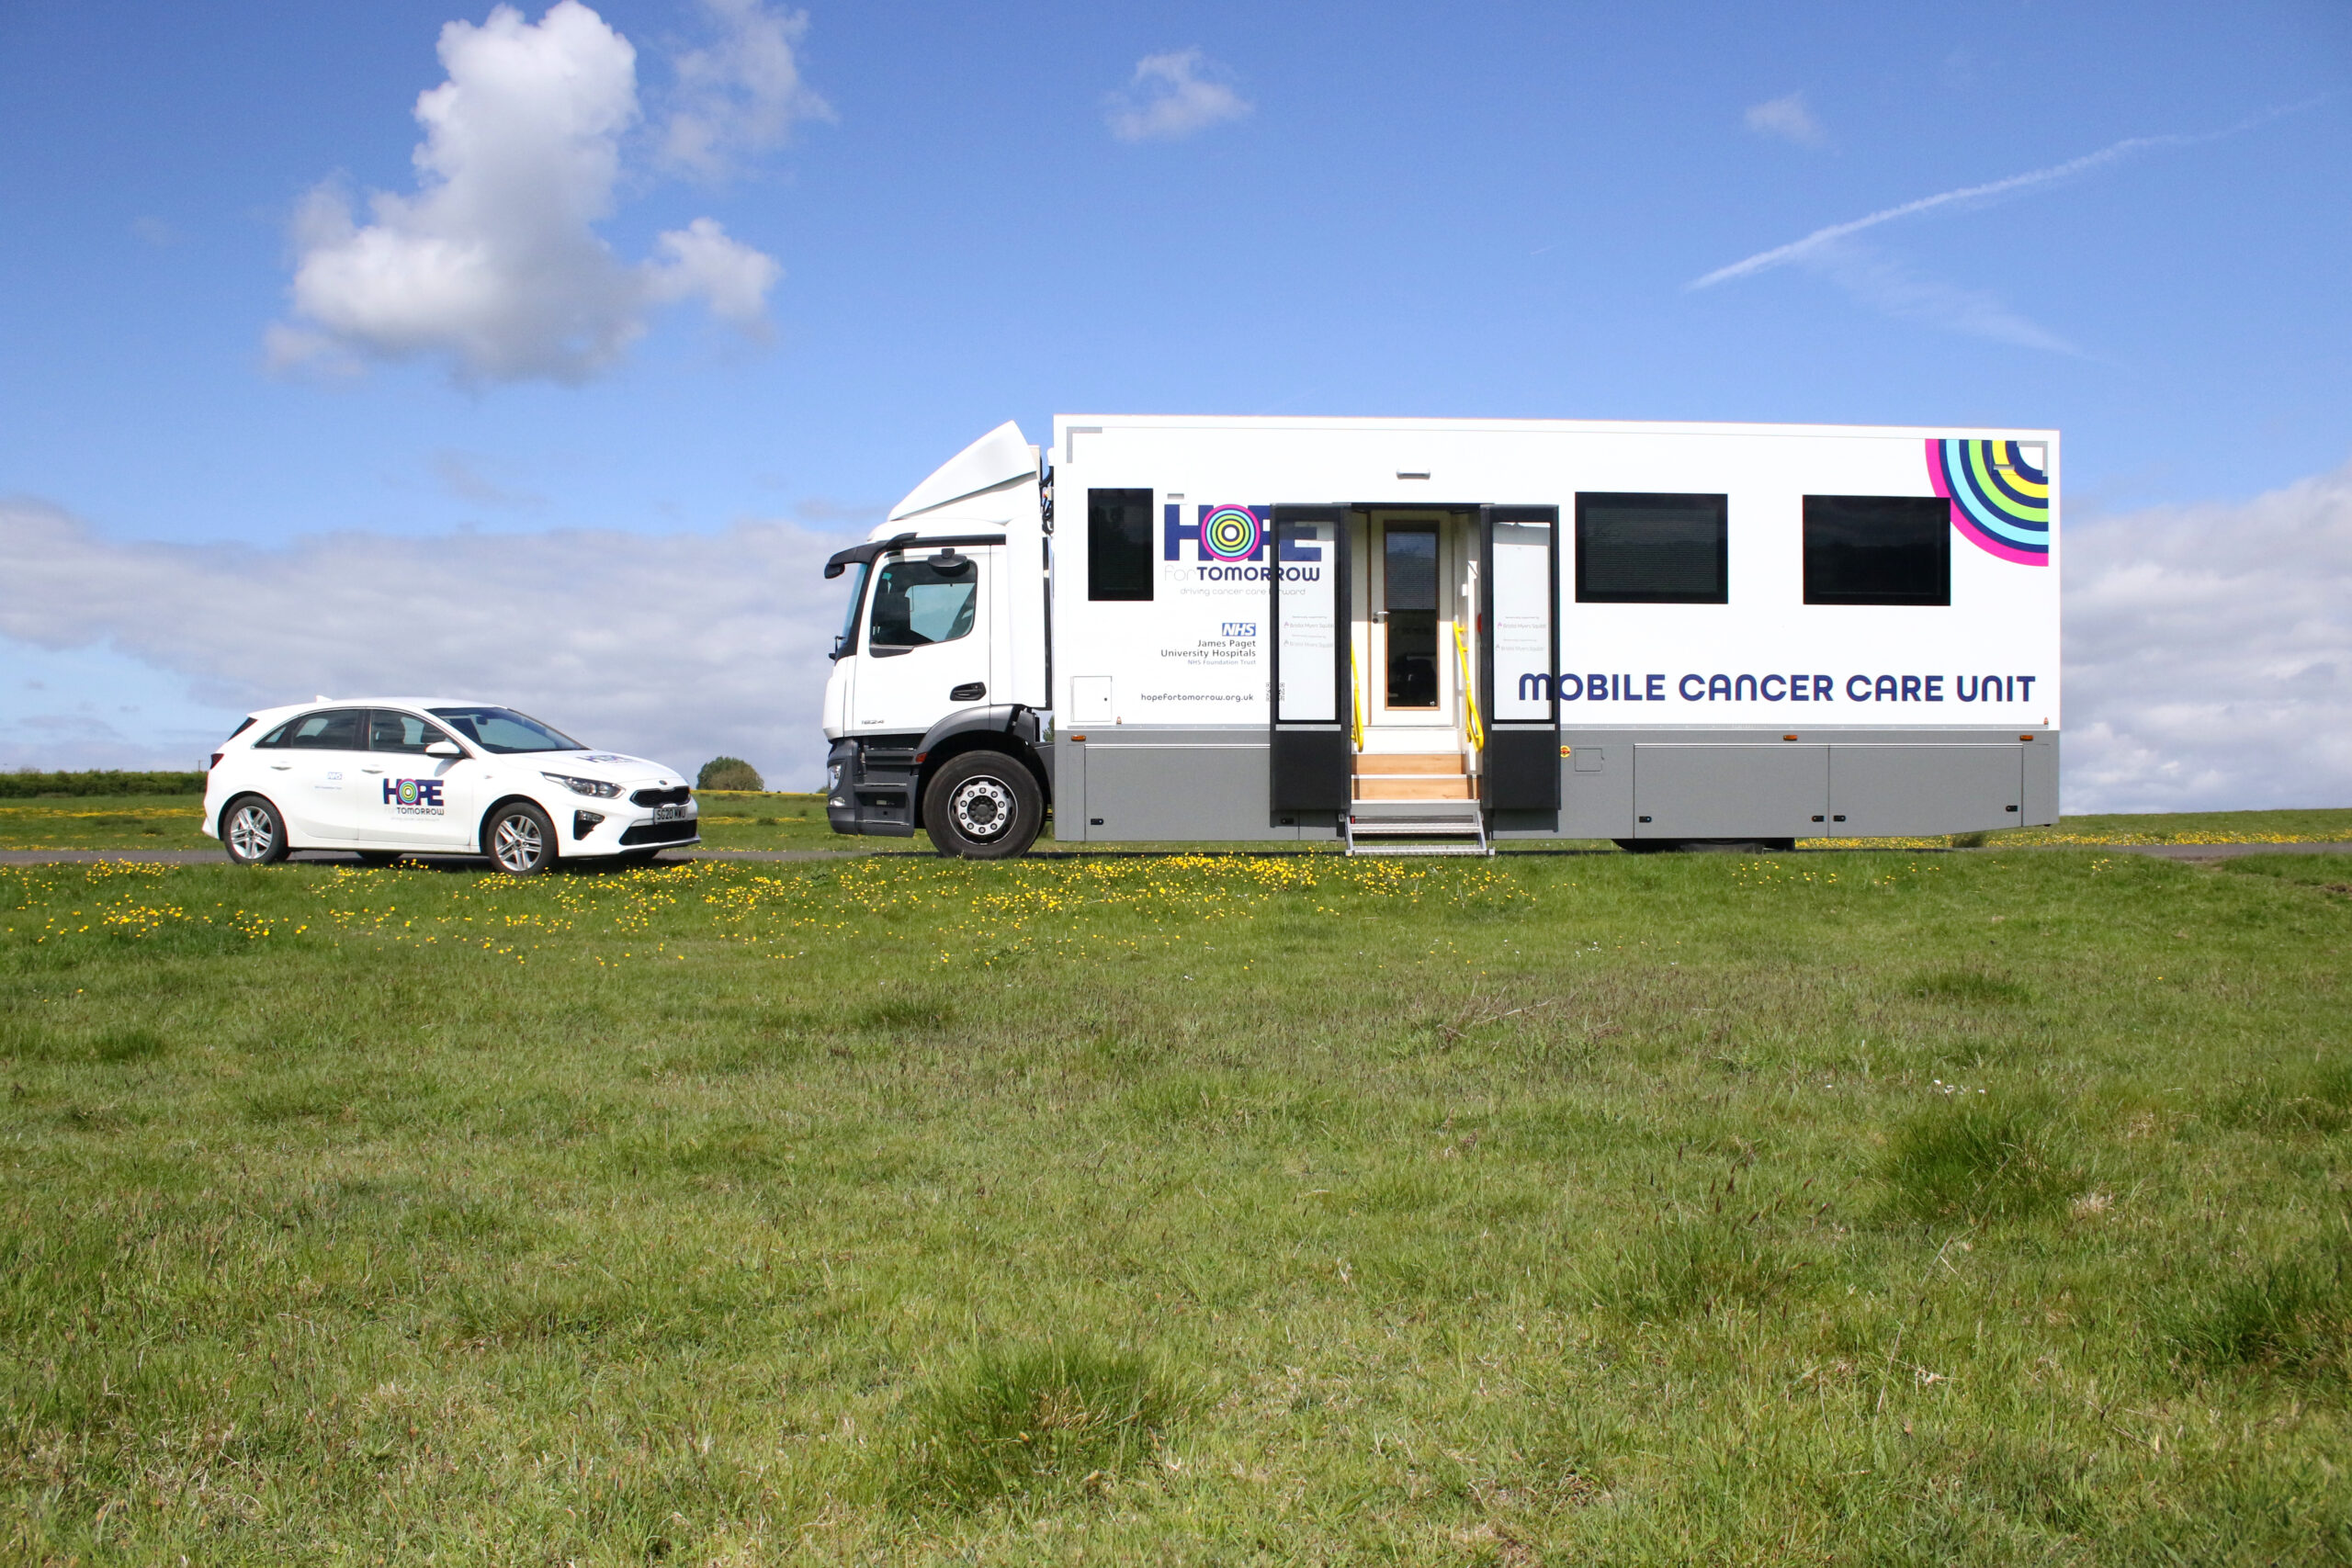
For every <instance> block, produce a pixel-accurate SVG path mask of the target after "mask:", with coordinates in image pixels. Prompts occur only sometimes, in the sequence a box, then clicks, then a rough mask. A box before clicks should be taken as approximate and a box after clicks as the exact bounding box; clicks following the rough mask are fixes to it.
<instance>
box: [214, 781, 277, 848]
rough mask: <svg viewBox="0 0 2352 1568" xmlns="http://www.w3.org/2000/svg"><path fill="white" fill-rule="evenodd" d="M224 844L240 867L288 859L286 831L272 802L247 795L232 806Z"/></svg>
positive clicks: (223, 834)
mask: <svg viewBox="0 0 2352 1568" xmlns="http://www.w3.org/2000/svg"><path fill="white" fill-rule="evenodd" d="M220 839H221V842H222V843H223V844H224V845H225V846H226V847H227V848H228V851H229V858H230V859H231V860H232V861H235V862H237V863H239V864H240V865H268V864H270V863H273V862H276V861H281V860H284V859H285V858H286V830H285V829H284V828H282V827H281V826H279V824H278V820H277V811H276V810H275V809H274V808H273V807H271V806H270V804H269V802H267V801H266V800H263V799H261V798H259V797H258V796H255V795H247V796H246V797H245V798H244V799H243V800H240V801H237V802H235V803H234V804H233V805H232V806H231V807H229V814H228V818H227V820H226V821H225V822H223V823H222V824H221V830H220Z"/></svg>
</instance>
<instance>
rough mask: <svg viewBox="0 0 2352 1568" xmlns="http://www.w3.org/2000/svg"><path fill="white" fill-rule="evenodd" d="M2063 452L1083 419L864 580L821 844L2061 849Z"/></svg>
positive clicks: (1009, 457) (889, 534)
mask: <svg viewBox="0 0 2352 1568" xmlns="http://www.w3.org/2000/svg"><path fill="white" fill-rule="evenodd" d="M2057 460H2058V437H2057V434H2056V433H2055V432H2052V431H1993V430H1920V429H1889V428H1873V427H1832V426H1791V425H1724V424H1717V425H1697V424H1639V423H1599V422H1582V421H1533V420H1525V421H1521V420H1480V421H1466V420H1465V421H1455V420H1341V419H1329V420H1323V419H1283V420H1275V419H1214V418H1170V417H1125V416H1120V417H1113V416H1063V417H1061V418H1058V419H1057V420H1056V422H1055V431H1054V446H1053V448H1052V451H1051V455H1050V464H1049V463H1048V460H1047V459H1046V456H1045V455H1043V454H1040V453H1039V452H1038V450H1037V449H1036V448H1035V447H1033V446H1028V445H1026V443H1025V442H1024V441H1023V438H1022V436H1021V434H1020V432H1019V431H1018V430H1017V429H1015V428H1014V427H1012V425H1009V424H1008V425H1006V426H1003V427H1001V428H1000V429H999V430H998V431H996V432H994V433H992V434H990V435H989V436H987V437H984V438H983V439H982V440H981V441H980V442H978V443H976V444H975V445H974V446H971V447H969V448H967V450H966V451H965V452H964V453H962V454H961V455H959V456H958V457H956V458H955V459H954V460H953V461H951V462H950V463H948V464H947V465H946V466H945V467H944V468H942V469H940V470H939V472H938V473H936V474H934V475H933V476H932V478H931V479H928V480H926V481H925V483H924V484H923V485H922V487H920V488H919V489H918V490H917V491H915V492H914V493H913V494H912V495H910V496H909V497H908V498H907V500H906V501H905V502H901V503H900V504H899V507H898V508H897V509H896V510H895V511H894V512H893V513H892V515H891V517H890V519H889V521H888V522H887V523H885V524H884V525H882V526H881V527H879V528H877V529H876V531H875V534H874V536H873V538H872V539H871V540H870V541H869V542H868V543H867V544H865V545H863V546H859V547H855V548H854V549H851V550H846V551H843V552H842V554H841V555H840V556H837V557H836V558H834V561H833V563H832V564H831V565H830V566H829V567H828V569H827V570H828V571H829V572H831V573H839V572H842V571H843V570H848V569H849V568H851V567H855V568H856V569H857V580H856V584H855V588H854V592H853V595H852V602H851V604H850V606H849V615H848V619H847V622H846V623H845V627H844V631H843V635H842V640H841V643H840V647H839V652H838V654H837V657H836V661H835V667H834V672H833V676H832V682H831V687H830V689H829V693H828V698H827V724H826V728H827V733H828V735H829V736H830V737H831V739H833V740H834V742H835V745H834V749H833V753H832V760H831V766H832V773H833V777H832V787H831V791H830V800H831V818H832V821H833V825H834V826H835V827H836V828H837V829H840V830H842V831H844V832H884V833H889V832H897V833H910V832H911V831H913V829H915V828H916V827H918V826H921V827H922V828H924V829H927V830H928V831H930V832H931V834H932V835H933V839H934V840H936V841H938V842H939V843H940V844H941V846H942V847H943V848H944V849H945V850H947V851H949V852H957V853H970V854H996V853H1017V852H1019V851H1020V850H1021V849H1023V848H1025V847H1026V846H1027V844H1028V842H1029V841H1030V839H1031V838H1033V837H1034V836H1035V832H1036V829H1037V825H1038V823H1039V822H1040V821H1042V819H1043V817H1044V814H1045V811H1046V807H1047V806H1048V804H1050V806H1051V809H1052V814H1053V821H1054V829H1055V836H1056V837H1057V839H1060V840H1080V841H1092V842H1103V841H1121V840H1125V841H1137V840H1144V841H1151V840H1163V841H1164V840H1302V839H1305V840H1312V839H1325V840H1329V839H1334V838H1336V839H1340V840H1344V841H1346V842H1347V843H1348V844H1349V846H1350V847H1351V848H1364V849H1371V848H1375V847H1385V848H1388V849H1392V850H1403V849H1408V848H1409V849H1416V850H1419V851H1420V852H1433V851H1441V850H1445V849H1458V850H1467V851H1470V852H1478V851H1482V850H1485V849H1487V848H1488V847H1489V844H1490V840H1492V839H1494V838H1497V837H1505V838H1519V837H1525V838H1579V839H1590V838H1603V839H1613V840H1619V841H1620V842H1622V843H1623V844H1625V845H1626V846H1627V847H1629V848H1654V847H1657V848H1662V847H1669V846H1673V845H1679V844H1688V843H1704V842H1710V841H1713V842H1762V843H1784V842H1786V841H1789V840H1795V839H1799V838H1846V837H1879V836H1888V835H1909V834H1935V833H1952V832H1965V831H1973V830H1977V829H1996V828H2007V827H2017V826H2020V825H2026V824H2043V823H2050V822H2054V821H2055V820H2056V819H2057V812H2058V787H2057V781H2058V734H2059V726H2060V712H2059V681H2058V672H2059V601H2058V581H2057V570H2056V568H2057V554H2056V548H2057V547H2056V540H2057V492H2056V484H2055V479H2056V473H2057Z"/></svg>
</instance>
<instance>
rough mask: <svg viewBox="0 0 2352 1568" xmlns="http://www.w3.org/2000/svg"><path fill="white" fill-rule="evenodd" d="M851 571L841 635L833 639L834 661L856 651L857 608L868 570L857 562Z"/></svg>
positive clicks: (861, 597)
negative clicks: (847, 602) (847, 605)
mask: <svg viewBox="0 0 2352 1568" xmlns="http://www.w3.org/2000/svg"><path fill="white" fill-rule="evenodd" d="M851 570H852V571H853V572H854V575H853V576H852V577H851V578H850V580H849V608H847V609H846V610H843V611H842V630H841V635H840V636H839V637H835V638H833V657H834V658H835V659H839V658H840V657H841V656H842V654H844V653H854V652H856V651H857V606H858V604H859V603H860V602H861V601H863V600H864V599H865V574H866V572H867V571H868V570H870V569H869V568H868V567H867V565H866V563H865V562H864V561H859V562H857V563H856V565H855V566H854V567H853V568H852V569H851Z"/></svg>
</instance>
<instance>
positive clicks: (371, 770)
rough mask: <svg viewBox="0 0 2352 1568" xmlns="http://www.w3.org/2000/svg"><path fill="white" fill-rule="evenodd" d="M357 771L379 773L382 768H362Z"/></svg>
mask: <svg viewBox="0 0 2352 1568" xmlns="http://www.w3.org/2000/svg"><path fill="white" fill-rule="evenodd" d="M359 771H360V772H361V773H382V772H383V771H384V770H383V769H381V768H362V769H360V770H359Z"/></svg>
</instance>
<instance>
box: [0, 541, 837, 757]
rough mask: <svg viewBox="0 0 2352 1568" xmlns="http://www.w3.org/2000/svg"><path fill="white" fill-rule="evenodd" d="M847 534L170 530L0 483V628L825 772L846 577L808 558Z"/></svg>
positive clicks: (67, 646)
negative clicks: (85, 515)
mask: <svg viewBox="0 0 2352 1568" xmlns="http://www.w3.org/2000/svg"><path fill="white" fill-rule="evenodd" d="M841 544H842V541H841V540H840V538H839V537H838V536H831V535H825V534H820V533H816V532H812V531H811V530H809V529H806V528H803V527H801V526H799V525H796V524H791V523H777V522H746V523H740V524H738V525H735V526H733V527H730V528H728V529H726V530H724V531H722V532H718V533H712V534H678V535H669V536H658V537H656V536H645V535H638V534H624V533H618V532H605V531H596V530H587V529H554V530H548V531H547V532H544V533H535V534H511V533H510V534H497V535H490V534H481V535H475V534H457V535H449V536H442V537H438V538H424V539H418V538H404V537H394V536H386V535H377V534H365V533H342V534H329V535H321V536H314V537H311V538H306V539H302V540H300V541H297V542H296V543H294V544H292V545H290V546H288V547H285V548H282V549H262V548H256V547H248V546H239V545H215V546H190V545H166V544H157V543H153V542H142V541H128V542H126V541H119V540H114V539H109V538H107V537H104V536H101V535H99V534H97V533H96V532H95V531H94V530H92V529H91V528H89V527H87V526H86V525H84V524H82V523H80V522H79V521H77V520H75V519H74V518H73V517H71V516H68V515H67V514H65V513H61V512H58V511H55V510H53V509H51V508H49V507H45V506H40V505H37V504H32V503H28V502H6V503H0V637H7V638H13V639H16V641H17V643H18V644H20V645H21V644H30V645H32V646H33V647H35V648H37V649H44V650H49V651H50V652H51V653H58V652H62V651H68V650H76V649H82V650H98V651H102V652H105V653H107V654H110V655H112V656H116V657H119V658H122V659H127V660H136V661H137V662H138V663H139V664H140V665H141V666H145V667H147V668H150V669H153V670H158V671H169V672H171V673H172V674H173V675H175V676H177V677H179V678H180V680H181V681H182V682H185V683H186V684H187V688H188V689H189V690H190V691H191V692H192V693H193V694H195V697H196V699H197V700H198V701H200V702H202V703H204V704H205V705H209V706H214V707H220V708H227V707H235V708H237V709H238V710H240V711H243V710H245V709H249V708H252V707H257V706H264V705H272V704H277V703H286V702H300V701H305V700H307V699H309V698H310V697H311V695H312V694H316V693H320V692H326V693H330V694H337V695H365V694H395V693H420V694H422V693H434V692H440V693H447V694H452V695H469V696H480V697H485V698H492V699H495V700H499V701H503V702H511V703H514V704H515V705H518V706H520V707H522V708H524V709H525V710H526V711H527V712H531V713H536V714H537V715H538V716H541V717H543V718H545V719H547V720H548V721H549V722H550V723H553V724H556V725H558V726H559V727H560V728H564V729H567V730H570V731H571V732H572V733H574V734H577V735H579V736H580V737H581V739H583V740H587V741H589V742H591V743H593V744H594V745H598V746H609V747H613V748H615V749H616V750H626V751H631V752H636V753H639V754H642V755H646V756H650V757H655V758H658V759H661V760H662V761H668V762H671V763H673V764H674V765H676V766H679V767H684V768H693V767H697V766H699V765H700V764H701V763H703V762H704V761H708V760H709V759H710V758H711V757H713V756H716V755H718V754H720V753H727V754H731V755H734V756H738V757H747V758H750V759H751V760H752V761H753V762H754V763H755V764H756V765H757V766H758V767H759V768H760V770H761V771H762V772H763V773H765V774H766V775H767V777H768V779H769V780H770V782H771V783H786V782H788V783H793V784H800V785H803V786H807V787H814V786H815V784H816V783H817V782H818V779H819V776H820V772H821V769H822V763H823V758H824V740H823V738H822V736H821V734H820V732H819V728H818V723H819V718H818V705H819V697H820V694H822V691H823V688H824V681H825V673H826V670H827V665H826V663H825V659H824V654H825V651H826V650H827V649H829V648H830V647H831V642H832V633H833V632H834V630H835V629H836V627H837V626H838V623H839V621H840V616H841V595H842V587H843V585H842V583H840V582H831V583H828V582H826V581H824V580H823V578H822V576H821V567H822V565H823V561H824V558H825V557H826V556H827V555H828V554H830V553H831V551H833V550H834V549H837V548H839V547H841ZM68 716H70V710H69V714H68V715H66V716H60V718H61V722H63V720H64V719H65V718H66V717H68ZM75 722H77V723H78V722H80V721H78V720H77V721H75ZM19 723H20V727H21V726H22V725H23V724H26V723H29V721H19ZM52 728H54V727H52ZM85 728H86V726H85ZM115 728H118V729H120V728H122V727H121V726H120V725H119V723H118V724H117V725H116V726H115ZM35 730H36V731H37V730H38V727H35ZM9 739H10V738H9V737H6V736H0V741H6V740H9ZM106 739H107V737H105V736H104V735H102V734H99V733H98V732H97V731H96V730H89V731H88V732H87V733H83V732H82V731H80V730H75V729H74V728H73V726H72V725H70V724H69V725H68V726H67V728H62V729H55V732H54V735H53V737H52V739H50V740H49V741H47V742H45V743H42V744H40V746H38V747H37V748H36V747H35V742H36V741H37V740H39V735H38V733H37V732H36V733H28V734H26V735H23V736H19V737H17V738H16V739H15V743H14V744H13V745H11V747H10V750H14V751H16V752H17V755H18V757H19V759H20V760H22V761H41V762H46V763H48V764H49V765H53V766H63V765H71V764H74V763H75V762H76V761H77V760H79V759H81V758H83V757H85V756H87V755H94V754H96V753H95V752H93V750H92V748H93V746H94V745H96V743H98V742H100V741H105V740H106ZM116 754H117V753H116V752H114V751H112V750H107V752H106V755H107V756H113V755H116ZM174 754H175V755H178V754H179V753H178V752H175V753H174ZM83 765H86V763H85V764H83ZM182 765H185V764H182Z"/></svg>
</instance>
